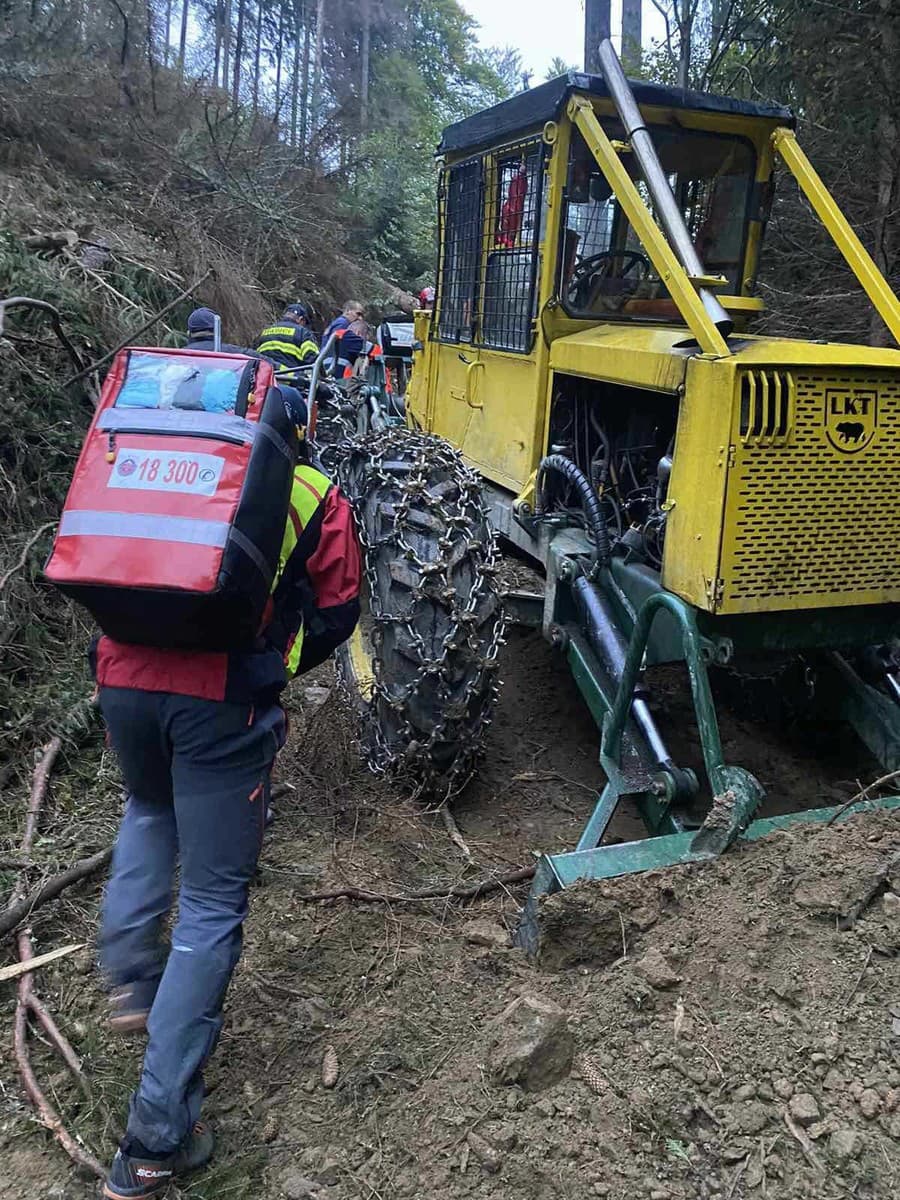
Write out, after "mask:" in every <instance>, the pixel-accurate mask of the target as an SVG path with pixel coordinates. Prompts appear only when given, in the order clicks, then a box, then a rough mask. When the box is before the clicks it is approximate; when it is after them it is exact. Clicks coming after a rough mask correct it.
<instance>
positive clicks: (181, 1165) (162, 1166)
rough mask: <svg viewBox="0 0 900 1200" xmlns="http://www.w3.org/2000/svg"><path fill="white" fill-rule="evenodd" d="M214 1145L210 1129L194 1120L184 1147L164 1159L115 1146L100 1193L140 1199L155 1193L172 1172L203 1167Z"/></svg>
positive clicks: (114, 1199) (117, 1199)
mask: <svg viewBox="0 0 900 1200" xmlns="http://www.w3.org/2000/svg"><path fill="white" fill-rule="evenodd" d="M214 1145H215V1140H214V1138H213V1135H212V1131H211V1130H209V1129H208V1128H207V1127H206V1126H205V1125H203V1124H202V1123H201V1122H200V1121H198V1122H197V1124H196V1125H195V1126H194V1128H193V1130H192V1132H191V1136H190V1137H189V1138H188V1140H187V1141H186V1142H185V1144H184V1146H183V1147H182V1148H181V1149H180V1150H178V1151H176V1152H175V1154H169V1155H166V1156H165V1157H164V1158H151V1157H149V1156H148V1157H141V1156H139V1155H137V1154H126V1153H125V1151H124V1150H121V1149H119V1150H117V1151H116V1156H115V1158H114V1159H113V1161H112V1166H111V1167H110V1169H109V1175H108V1176H107V1178H106V1183H105V1184H104V1185H103V1195H104V1196H105V1197H106V1200H142V1198H143V1197H145V1196H159V1195H160V1194H161V1193H162V1192H164V1191H165V1190H166V1188H167V1187H168V1186H169V1184H170V1183H171V1182H172V1180H173V1179H174V1178H175V1176H176V1175H187V1174H188V1173H189V1172H190V1171H199V1169H200V1168H201V1167H205V1166H206V1164H207V1163H208V1162H209V1160H210V1159H211V1158H212V1155H213V1148H214Z"/></svg>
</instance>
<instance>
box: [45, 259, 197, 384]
mask: <svg viewBox="0 0 900 1200" xmlns="http://www.w3.org/2000/svg"><path fill="white" fill-rule="evenodd" d="M212 273H213V272H212V270H211V269H210V270H209V271H205V272H204V273H203V274H202V275H201V276H200V278H199V279H195V280H194V282H193V283H192V284H191V285H190V287H186V288H185V289H184V291H183V292H181V293H180V294H179V295H178V296H176V297H175V299H174V300H170V301H169V303H168V304H166V305H165V306H164V307H163V308H161V309H159V310H158V311H157V312H155V313H154V314H153V316H152V317H150V319H149V320H148V321H145V322H144V324H143V325H141V326H140V327H139V328H138V329H135V330H134V331H133V332H132V333H129V335H128V337H127V338H125V340H124V341H121V342H119V344H118V346H113V348H112V350H110V351H109V352H108V353H107V354H104V355H103V357H102V358H98V359H97V361H96V362H94V363H91V364H90V366H88V367H85V368H84V370H83V371H78V372H77V374H75V375H70V376H69V378H68V379H67V380H66V381H65V383H64V384H63V385H62V386H63V387H64V388H66V387H68V386H69V384H72V383H77V382H78V380H79V379H83V378H84V376H85V375H90V374H91V372H92V371H96V370H97V369H98V367H102V366H103V364H104V363H108V362H109V360H110V359H111V358H114V357H115V356H116V355H117V354H118V353H119V351H120V350H123V349H124V348H125V347H126V346H129V345H131V344H132V343H133V342H134V340H135V338H139V337H140V336H141V334H142V333H146V331H147V330H148V329H149V328H150V326H151V325H155V324H156V322H157V321H158V320H159V319H160V317H164V316H165V315H166V313H169V312H171V311H172V309H173V308H175V307H177V305H179V304H180V303H181V302H182V300H186V299H187V298H188V296H190V295H191V293H192V292H194V291H196V290H197V288H198V287H199V286H200V284H201V283H205V282H206V280H207V279H209V277H210V275H212Z"/></svg>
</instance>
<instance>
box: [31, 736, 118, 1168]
mask: <svg viewBox="0 0 900 1200" xmlns="http://www.w3.org/2000/svg"><path fill="white" fill-rule="evenodd" d="M61 749H62V738H61V737H59V736H57V737H54V738H51V740H50V741H49V742H48V744H47V745H46V747H45V748H44V753H43V755H42V756H41V760H40V762H39V763H38V764H37V766H36V767H35V769H34V776H33V779H32V785H31V797H30V799H29V801H28V812H27V814H26V817H25V833H24V836H23V838H22V845H21V848H20V852H21V854H22V857H23V858H27V857H29V855H30V854H31V850H32V847H33V845H34V835H35V833H36V831H37V824H38V818H39V817H40V813H41V808H42V806H43V803H44V797H45V796H46V794H47V784H48V782H49V780H50V772H51V771H52V770H53V765H54V763H55V762H56V759H57V756H58V755H59V752H60V750H61ZM24 896H25V882H24V874H22V875H20V876H19V879H18V881H17V883H16V886H15V888H14V889H13V894H12V897H11V900H10V906H13V905H16V904H18V903H19V902H20V901H21V900H23V899H24ZM17 948H18V952H19V958H20V960H21V961H22V962H23V963H30V962H31V961H32V960H33V959H34V950H33V948H32V945H31V938H30V936H29V935H28V932H27V931H26V930H21V931H20V933H19V935H18V939H17ZM32 971H33V968H32ZM32 971H28V972H27V973H26V974H24V975H22V976H20V978H19V983H18V996H17V1000H16V1012H15V1017H14V1022H13V1052H14V1054H15V1058H16V1064H17V1066H18V1068H19V1074H20V1076H21V1078H22V1084H23V1086H24V1088H25V1092H26V1094H27V1096H28V1098H29V1100H30V1101H31V1103H32V1104H33V1105H34V1107H35V1108H36V1109H37V1113H38V1116H39V1117H40V1120H41V1124H42V1125H43V1126H44V1127H45V1128H46V1129H49V1130H50V1132H51V1133H52V1134H53V1136H54V1137H55V1138H56V1140H57V1141H58V1142H59V1144H60V1145H61V1146H62V1147H63V1149H64V1150H65V1151H66V1153H67V1154H68V1155H69V1157H70V1158H71V1159H72V1160H73V1161H74V1162H76V1163H78V1165H79V1166H81V1167H84V1168H85V1169H86V1170H88V1171H90V1172H91V1173H92V1174H94V1175H96V1176H97V1177H98V1178H100V1179H102V1178H104V1176H105V1175H106V1172H105V1170H104V1169H103V1167H102V1166H101V1165H100V1163H99V1162H98V1161H97V1159H96V1158H94V1156H93V1155H92V1154H90V1153H89V1152H88V1151H87V1150H84V1149H83V1148H82V1147H81V1146H79V1145H78V1143H77V1142H76V1141H75V1139H74V1138H73V1137H72V1135H71V1134H70V1133H69V1131H68V1130H67V1129H66V1127H65V1125H64V1124H63V1121H62V1118H61V1117H60V1115H59V1113H58V1112H57V1111H56V1109H55V1108H54V1107H53V1105H52V1104H51V1103H50V1101H49V1100H48V1099H47V1097H46V1096H45V1095H44V1092H43V1090H42V1088H41V1086H40V1084H39V1083H38V1081H37V1077H36V1075H35V1073H34V1068H33V1067H32V1065H31V1057H30V1055H29V1053H28V1014H29V1012H30V1013H31V1014H32V1016H33V1017H34V1018H35V1020H37V1021H38V1022H39V1023H40V1024H41V1026H42V1028H43V1029H44V1032H45V1033H46V1034H47V1037H48V1038H49V1040H50V1042H51V1043H52V1045H53V1046H54V1048H55V1049H56V1051H57V1052H58V1053H59V1055H60V1057H61V1058H62V1059H63V1061H64V1062H65V1064H66V1066H67V1067H68V1068H69V1070H70V1071H71V1072H72V1074H73V1075H74V1076H75V1078H76V1080H77V1081H78V1084H79V1086H80V1087H81V1089H82V1091H85V1092H86V1091H87V1081H86V1080H85V1078H84V1075H83V1073H82V1070H81V1066H80V1064H79V1062H78V1056H77V1054H76V1053H75V1051H74V1050H73V1049H72V1047H71V1045H70V1044H69V1042H68V1041H67V1040H66V1038H65V1036H64V1035H63V1033H62V1032H61V1031H60V1029H59V1028H58V1026H57V1024H56V1022H55V1021H54V1020H53V1018H52V1017H51V1016H50V1014H49V1012H48V1011H47V1009H46V1008H45V1006H44V1004H43V1003H42V1001H41V1000H40V999H39V998H38V997H37V996H36V995H35V994H34V975H33V973H32Z"/></svg>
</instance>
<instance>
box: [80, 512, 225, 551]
mask: <svg viewBox="0 0 900 1200" xmlns="http://www.w3.org/2000/svg"><path fill="white" fill-rule="evenodd" d="M230 529H231V526H230V525H229V524H228V522H227V521H200V520H197V519H196V518H194V517H166V516H149V515H147V514H145V513H122V512H99V511H97V510H95V509H89V508H82V509H74V510H72V511H70V512H64V513H63V515H62V520H61V521H60V523H59V536H60V537H122V538H147V539H148V540H150V541H153V542H180V543H182V544H187V545H191V546H218V547H222V546H224V545H225V543H226V542H227V540H228V534H229V531H230Z"/></svg>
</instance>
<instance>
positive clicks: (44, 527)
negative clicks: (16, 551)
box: [0, 521, 56, 592]
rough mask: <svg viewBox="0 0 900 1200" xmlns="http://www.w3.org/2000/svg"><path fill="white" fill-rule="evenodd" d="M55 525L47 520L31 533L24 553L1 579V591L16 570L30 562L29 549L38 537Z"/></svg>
mask: <svg viewBox="0 0 900 1200" xmlns="http://www.w3.org/2000/svg"><path fill="white" fill-rule="evenodd" d="M55 525H56V522H55V521H47V522H45V523H44V524H43V525H42V526H41V527H40V529H37V530H35V532H34V533H33V534H32V535H31V537H30V538H29V539H28V541H27V542H26V543H25V547H24V549H23V550H22V553H21V554H20V555H19V558H18V560H17V562H16V564H15V566H12V567H10V568H9V570H8V571H7V572H6V574H5V575H4V576H3V578H2V579H0V592H2V591H3V589H4V588H5V587H6V585H7V584H8V583H9V581H10V579H12V577H13V575H15V573H16V571H21V570H22V568H23V567H24V566H25V564H26V563H27V562H28V551H29V550H30V549H31V547H32V546H33V545H34V543H35V542H36V541H37V540H38V538H39V537H42V536H43V534H45V533H46V532H47V530H48V529H53V527H54V526H55Z"/></svg>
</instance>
